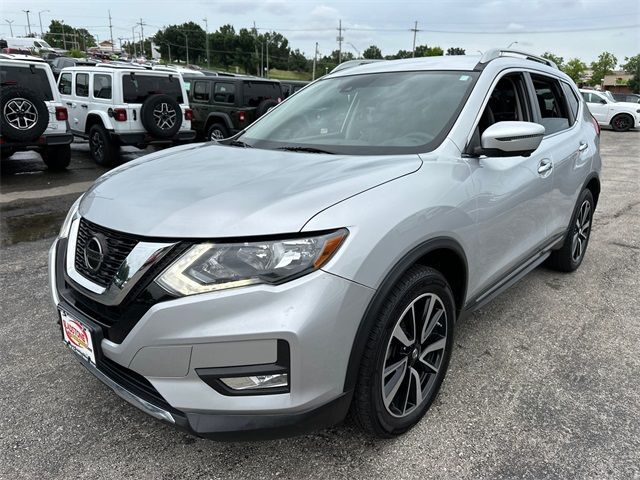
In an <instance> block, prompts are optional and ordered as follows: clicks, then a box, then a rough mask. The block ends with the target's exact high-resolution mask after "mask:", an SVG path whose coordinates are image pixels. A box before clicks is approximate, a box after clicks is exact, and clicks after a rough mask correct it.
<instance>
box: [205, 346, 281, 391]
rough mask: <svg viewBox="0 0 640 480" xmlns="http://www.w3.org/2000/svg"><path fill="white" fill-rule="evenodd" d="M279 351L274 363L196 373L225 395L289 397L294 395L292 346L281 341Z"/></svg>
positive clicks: (220, 368)
mask: <svg viewBox="0 0 640 480" xmlns="http://www.w3.org/2000/svg"><path fill="white" fill-rule="evenodd" d="M277 349H278V352H277V360H276V362H275V363H263V364H258V365H239V366H235V367H213V368H196V373H197V374H198V377H200V380H202V381H203V382H204V383H206V384H207V385H209V386H210V387H211V388H213V389H214V390H215V391H216V392H218V393H220V394H222V395H227V396H244V395H275V394H278V393H289V392H290V391H291V384H290V383H289V381H290V378H291V377H290V370H289V369H290V365H291V360H290V352H289V343H288V342H287V341H286V340H278V342H277Z"/></svg>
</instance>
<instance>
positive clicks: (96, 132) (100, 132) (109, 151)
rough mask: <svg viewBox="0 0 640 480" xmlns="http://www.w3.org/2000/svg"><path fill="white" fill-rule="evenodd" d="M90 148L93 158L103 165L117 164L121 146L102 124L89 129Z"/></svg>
mask: <svg viewBox="0 0 640 480" xmlns="http://www.w3.org/2000/svg"><path fill="white" fill-rule="evenodd" d="M89 150H90V152H91V157H92V158H93V160H94V161H95V162H96V163H97V164H98V165H101V166H103V167H111V166H113V165H115V164H116V162H117V160H118V154H119V150H120V148H119V146H118V145H116V144H115V143H114V142H113V141H112V140H111V138H110V137H109V134H108V133H107V131H106V130H105V128H104V127H103V126H102V125H98V124H96V125H93V126H92V127H91V129H90V130H89Z"/></svg>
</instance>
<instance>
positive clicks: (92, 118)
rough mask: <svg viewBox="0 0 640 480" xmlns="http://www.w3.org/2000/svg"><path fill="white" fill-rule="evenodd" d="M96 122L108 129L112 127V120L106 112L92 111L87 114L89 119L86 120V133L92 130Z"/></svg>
mask: <svg viewBox="0 0 640 480" xmlns="http://www.w3.org/2000/svg"><path fill="white" fill-rule="evenodd" d="M96 124H101V125H102V126H103V127H104V128H107V129H109V128H110V122H109V119H108V118H107V116H106V114H103V112H90V113H89V114H88V115H87V121H86V122H85V126H84V133H86V134H87V135H88V134H89V130H91V127H93V126H94V125H96Z"/></svg>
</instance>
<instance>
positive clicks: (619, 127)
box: [611, 113, 633, 132]
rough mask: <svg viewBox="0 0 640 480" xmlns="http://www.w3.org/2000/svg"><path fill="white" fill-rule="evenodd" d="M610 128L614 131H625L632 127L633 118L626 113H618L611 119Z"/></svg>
mask: <svg viewBox="0 0 640 480" xmlns="http://www.w3.org/2000/svg"><path fill="white" fill-rule="evenodd" d="M611 128H613V129H614V130H615V131H616V132H626V131H627V130H630V129H631V128H633V118H632V117H631V115H627V114H626V113H619V114H618V115H616V116H615V117H613V118H612V119H611Z"/></svg>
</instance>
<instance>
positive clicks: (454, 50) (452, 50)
mask: <svg viewBox="0 0 640 480" xmlns="http://www.w3.org/2000/svg"><path fill="white" fill-rule="evenodd" d="M464 54H465V50H464V48H460V47H449V48H447V55H464Z"/></svg>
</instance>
